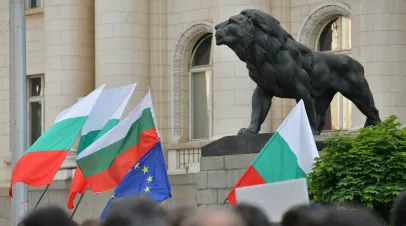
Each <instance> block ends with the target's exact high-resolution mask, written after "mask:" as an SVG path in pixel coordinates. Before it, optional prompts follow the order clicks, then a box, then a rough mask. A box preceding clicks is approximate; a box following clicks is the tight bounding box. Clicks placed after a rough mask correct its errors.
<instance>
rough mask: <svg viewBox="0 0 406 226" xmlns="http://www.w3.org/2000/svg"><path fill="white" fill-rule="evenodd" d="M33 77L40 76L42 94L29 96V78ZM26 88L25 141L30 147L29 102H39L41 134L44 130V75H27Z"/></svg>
mask: <svg viewBox="0 0 406 226" xmlns="http://www.w3.org/2000/svg"><path fill="white" fill-rule="evenodd" d="M34 78H41V89H42V94H40V95H39V96H31V92H30V91H31V81H32V80H31V79H34ZM26 85H27V87H26V90H27V96H26V102H27V103H26V104H27V138H28V139H27V143H28V147H30V146H31V145H32V144H33V143H32V140H31V108H30V104H31V103H34V102H40V103H41V135H42V134H43V133H44V131H45V95H44V85H45V82H44V75H42V74H40V75H30V76H27V82H26Z"/></svg>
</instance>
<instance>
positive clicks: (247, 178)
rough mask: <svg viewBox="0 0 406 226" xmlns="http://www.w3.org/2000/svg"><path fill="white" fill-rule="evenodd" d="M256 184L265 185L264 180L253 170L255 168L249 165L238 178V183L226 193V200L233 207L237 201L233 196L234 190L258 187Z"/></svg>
mask: <svg viewBox="0 0 406 226" xmlns="http://www.w3.org/2000/svg"><path fill="white" fill-rule="evenodd" d="M258 184H265V180H264V179H263V178H262V177H261V175H259V173H258V172H257V171H256V170H255V168H254V167H253V166H252V165H250V166H249V167H248V168H247V169H246V170H245V172H244V174H243V175H242V176H241V177H240V179H239V180H238V182H237V183H236V184H235V185H234V187H233V189H231V191H230V192H229V193H228V195H227V196H226V199H227V200H228V201H229V202H230V203H231V205H233V206H235V205H236V204H237V199H236V195H235V189H236V188H241V187H246V186H252V185H258Z"/></svg>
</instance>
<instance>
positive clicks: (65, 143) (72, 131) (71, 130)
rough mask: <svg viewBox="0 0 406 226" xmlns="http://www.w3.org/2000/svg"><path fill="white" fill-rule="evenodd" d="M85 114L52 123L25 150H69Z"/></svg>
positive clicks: (83, 121)
mask: <svg viewBox="0 0 406 226" xmlns="http://www.w3.org/2000/svg"><path fill="white" fill-rule="evenodd" d="M86 119H87V116H82V117H76V118H69V119H65V120H63V121H60V122H57V123H55V124H54V125H52V126H51V127H50V128H49V129H48V130H47V131H45V133H44V134H42V136H41V137H39V138H38V140H37V141H36V142H35V143H34V144H33V145H32V146H31V147H30V148H29V149H28V150H27V151H26V152H25V154H27V153H29V152H35V151H56V150H69V149H70V148H71V147H72V144H73V143H74V142H75V140H76V138H77V136H78V134H79V132H80V130H81V129H82V126H83V125H84V124H85V122H86Z"/></svg>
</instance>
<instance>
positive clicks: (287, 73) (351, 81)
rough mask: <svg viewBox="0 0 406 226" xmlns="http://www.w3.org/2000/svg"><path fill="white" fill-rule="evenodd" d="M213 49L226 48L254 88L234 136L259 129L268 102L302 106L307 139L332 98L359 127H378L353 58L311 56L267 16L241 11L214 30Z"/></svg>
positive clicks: (318, 129) (317, 130) (319, 126)
mask: <svg viewBox="0 0 406 226" xmlns="http://www.w3.org/2000/svg"><path fill="white" fill-rule="evenodd" d="M215 30H216V34H215V38H216V44H217V45H226V46H228V47H229V48H231V49H232V50H233V51H234V52H235V53H236V54H237V56H238V57H239V58H240V60H241V61H243V62H245V63H246V66H247V68H248V71H249V76H250V78H251V79H252V80H253V81H254V82H255V83H256V84H257V87H256V88H255V90H254V93H253V96H252V115H251V123H250V125H249V127H248V128H242V129H240V131H239V132H238V134H239V135H240V134H256V133H258V132H259V130H260V129H261V125H262V123H263V122H264V120H265V118H266V116H267V114H268V112H269V110H270V108H271V104H272V98H273V97H280V98H289V99H295V100H296V102H299V101H300V100H303V102H304V105H305V108H306V113H307V117H308V119H309V122H310V126H311V128H312V132H313V134H320V133H321V131H322V129H323V126H324V123H325V115H326V111H327V110H328V107H329V106H330V103H331V101H332V99H333V97H334V95H335V94H336V93H337V92H340V93H341V94H342V95H343V96H345V97H346V98H348V99H349V100H350V101H352V102H353V103H354V104H355V105H356V106H357V108H358V109H359V110H360V111H361V112H362V113H363V114H364V115H365V116H366V117H367V119H366V122H365V125H364V126H370V125H376V124H378V123H379V122H381V119H380V117H379V111H378V109H376V107H375V103H374V99H373V97H372V93H371V90H370V89H369V85H368V82H367V81H366V79H365V77H364V68H363V66H362V65H361V64H360V63H359V62H358V61H356V60H354V59H353V58H351V57H349V56H345V55H339V54H334V53H325V52H316V51H312V50H311V49H310V48H308V47H306V46H305V45H303V44H301V43H299V42H297V41H295V40H294V39H293V37H292V36H291V35H290V34H289V33H288V32H286V31H285V30H284V29H283V28H282V27H281V26H280V24H279V21H278V20H276V19H275V18H273V17H272V16H271V15H269V14H267V13H264V12H262V11H259V10H254V9H247V10H244V11H242V12H241V13H240V14H238V15H235V16H232V17H230V18H229V19H228V20H227V21H224V22H222V23H219V24H217V25H216V27H215Z"/></svg>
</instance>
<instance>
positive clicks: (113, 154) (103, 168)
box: [76, 92, 159, 193]
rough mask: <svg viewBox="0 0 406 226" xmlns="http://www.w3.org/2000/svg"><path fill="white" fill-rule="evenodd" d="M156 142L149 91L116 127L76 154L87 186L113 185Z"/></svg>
mask: <svg viewBox="0 0 406 226" xmlns="http://www.w3.org/2000/svg"><path fill="white" fill-rule="evenodd" d="M158 141H159V135H158V130H157V128H156V126H155V116H154V110H153V104H152V98H151V93H150V92H148V94H147V95H146V96H145V97H144V99H143V100H142V101H141V103H140V104H139V105H138V106H137V107H136V108H135V109H134V110H133V111H132V112H131V113H130V115H129V116H128V117H127V118H126V119H124V120H122V121H121V122H120V123H119V124H118V125H117V126H115V127H114V128H113V129H111V130H110V131H108V132H107V133H106V134H104V135H103V136H102V137H100V139H98V140H96V141H95V142H94V143H92V144H91V145H90V146H89V147H87V148H86V149H85V150H83V151H82V152H81V153H79V154H78V155H77V158H76V161H77V164H78V166H79V167H80V170H81V171H82V173H83V175H84V177H85V178H86V180H87V182H88V184H89V187H90V189H91V190H92V191H93V192H95V193H98V192H104V191H108V190H110V189H112V188H115V187H116V186H117V185H118V184H119V183H120V182H121V180H122V179H123V178H124V176H125V175H126V174H127V172H128V171H129V170H130V168H131V167H132V166H133V165H134V164H135V163H137V162H138V161H139V160H140V159H141V157H142V156H144V155H145V154H146V153H147V152H148V151H150V150H151V149H152V148H153V147H154V146H155V145H156V144H157V143H158Z"/></svg>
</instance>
